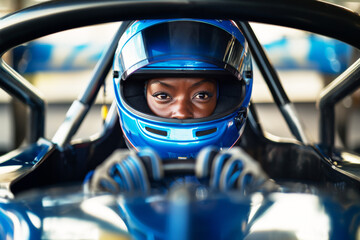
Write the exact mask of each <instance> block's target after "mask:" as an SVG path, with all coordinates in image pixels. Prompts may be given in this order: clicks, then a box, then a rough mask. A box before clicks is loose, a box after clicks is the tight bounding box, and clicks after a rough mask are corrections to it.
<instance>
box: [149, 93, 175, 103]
mask: <svg viewBox="0 0 360 240" xmlns="http://www.w3.org/2000/svg"><path fill="white" fill-rule="evenodd" d="M152 96H153V97H154V98H156V99H158V100H161V101H164V100H170V99H171V96H170V95H169V94H167V93H164V92H159V93H154V94H153V95H152Z"/></svg>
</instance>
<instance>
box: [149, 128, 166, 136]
mask: <svg viewBox="0 0 360 240" xmlns="http://www.w3.org/2000/svg"><path fill="white" fill-rule="evenodd" d="M145 129H146V130H147V131H149V132H151V133H154V134H157V135H160V136H164V137H166V136H167V131H163V130H159V129H155V128H151V127H145Z"/></svg>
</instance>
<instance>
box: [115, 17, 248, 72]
mask: <svg viewBox="0 0 360 240" xmlns="http://www.w3.org/2000/svg"><path fill="white" fill-rule="evenodd" d="M243 49H244V47H243V46H242V45H241V43H240V42H239V41H238V40H237V39H236V37H234V36H233V35H231V34H229V33H228V32H226V31H225V30H222V29H220V28H216V27H214V26H212V25H210V24H206V23H202V22H195V23H194V22H189V21H186V20H182V21H172V22H164V23H161V24H156V25H153V26H151V27H148V28H146V29H144V30H142V31H139V32H138V33H136V34H135V35H134V36H133V37H132V38H130V39H129V40H128V41H127V42H126V44H124V46H123V47H122V49H120V51H119V52H118V54H117V57H118V59H117V61H115V62H118V64H119V65H118V69H119V71H120V72H119V73H120V76H121V77H122V79H126V78H127V77H128V76H129V75H130V74H131V73H133V72H134V71H136V70H138V69H140V68H143V67H145V66H147V68H153V69H154V68H155V69H159V68H161V69H176V70H181V69H187V70H189V69H193V70H202V69H204V70H205V69H206V70H209V68H220V69H227V70H228V71H230V72H231V73H233V74H236V73H240V74H239V75H240V76H241V66H242V62H243V58H244V52H243ZM115 70H117V69H115ZM236 75H237V76H239V75H238V74H236Z"/></svg>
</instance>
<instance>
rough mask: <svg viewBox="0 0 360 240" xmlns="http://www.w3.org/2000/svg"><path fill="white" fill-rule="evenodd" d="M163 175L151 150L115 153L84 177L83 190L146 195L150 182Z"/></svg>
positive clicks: (158, 162)
mask: <svg viewBox="0 0 360 240" xmlns="http://www.w3.org/2000/svg"><path fill="white" fill-rule="evenodd" d="M163 175H164V172H163V167H162V163H161V160H160V158H159V156H158V155H157V153H156V152H154V151H153V150H151V149H144V150H141V151H139V152H135V151H131V150H116V151H115V152H114V153H113V154H112V155H111V156H110V157H109V158H107V159H106V160H105V161H104V162H103V163H102V164H101V165H99V166H98V167H97V168H96V169H95V170H94V172H93V174H92V176H91V177H88V180H87V181H85V186H84V188H85V191H87V192H91V193H95V192H110V193H120V192H142V193H148V192H149V191H150V181H152V180H154V181H156V180H160V179H162V177H163Z"/></svg>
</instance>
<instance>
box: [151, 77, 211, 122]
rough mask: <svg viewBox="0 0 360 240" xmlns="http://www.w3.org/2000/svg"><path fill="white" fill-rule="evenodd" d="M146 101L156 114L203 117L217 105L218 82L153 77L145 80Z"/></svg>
mask: <svg viewBox="0 0 360 240" xmlns="http://www.w3.org/2000/svg"><path fill="white" fill-rule="evenodd" d="M146 100H147V103H148V106H149V107H150V110H151V111H152V112H153V113H154V114H155V115H156V116H159V117H164V118H175V119H191V118H204V117H208V116H210V115H211V114H212V113H213V112H214V109H215V107H216V100H217V84H216V81H215V80H212V79H207V78H154V79H150V80H149V81H148V82H147V88H146Z"/></svg>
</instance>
